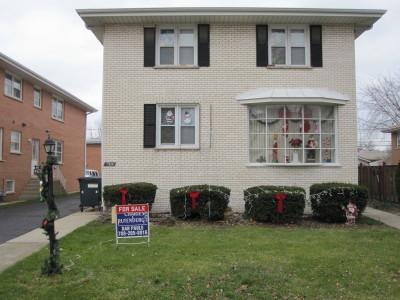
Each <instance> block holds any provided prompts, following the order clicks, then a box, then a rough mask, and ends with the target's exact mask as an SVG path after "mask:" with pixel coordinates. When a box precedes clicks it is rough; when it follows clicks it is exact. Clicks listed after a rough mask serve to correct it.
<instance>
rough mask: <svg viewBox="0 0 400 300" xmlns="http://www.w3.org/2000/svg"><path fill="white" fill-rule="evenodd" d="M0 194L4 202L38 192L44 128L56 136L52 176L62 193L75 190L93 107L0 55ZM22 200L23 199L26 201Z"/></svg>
mask: <svg viewBox="0 0 400 300" xmlns="http://www.w3.org/2000/svg"><path fill="white" fill-rule="evenodd" d="M0 84H1V85H2V87H1V90H2V92H1V93H0V192H2V193H3V194H5V200H6V201H9V200H10V201H11V200H17V199H21V197H22V198H25V197H26V198H30V197H33V194H32V190H31V191H30V192H28V191H27V189H28V188H30V189H32V185H33V187H34V189H35V190H36V191H37V192H36V193H37V197H38V195H39V185H38V181H37V178H36V176H35V175H34V174H33V168H34V166H35V165H39V164H40V163H41V162H43V161H45V160H46V153H45V152H44V148H43V143H44V141H45V140H46V138H47V134H46V130H48V131H49V132H50V135H51V137H52V138H53V139H55V140H56V156H57V157H58V160H59V163H60V165H59V167H55V177H56V180H58V181H59V182H60V183H61V184H62V186H63V187H64V189H65V191H66V192H73V191H77V190H78V181H77V178H78V177H80V176H83V174H84V169H85V132H86V116H87V114H88V113H92V112H95V111H96V109H95V108H93V107H91V106H90V105H88V104H86V103H85V102H83V101H82V100H80V99H78V98H76V97H75V96H73V95H71V94H70V93H68V92H67V91H65V90H63V89H62V88H60V87H58V86H57V85H55V84H54V83H52V82H50V81H48V80H47V79H45V78H43V77H42V76H40V75H38V74H36V73H35V72H33V71H31V70H29V69H28V68H26V67H24V66H23V65H21V64H20V63H18V62H16V61H14V60H13V59H11V58H9V57H7V56H6V55H4V54H2V53H0ZM26 198H25V199H26Z"/></svg>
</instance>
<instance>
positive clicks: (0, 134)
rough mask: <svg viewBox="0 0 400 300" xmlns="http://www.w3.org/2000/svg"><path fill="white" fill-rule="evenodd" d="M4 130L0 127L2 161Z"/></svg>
mask: <svg viewBox="0 0 400 300" xmlns="http://www.w3.org/2000/svg"><path fill="white" fill-rule="evenodd" d="M3 132H4V130H3V128H1V127H0V161H2V160H3Z"/></svg>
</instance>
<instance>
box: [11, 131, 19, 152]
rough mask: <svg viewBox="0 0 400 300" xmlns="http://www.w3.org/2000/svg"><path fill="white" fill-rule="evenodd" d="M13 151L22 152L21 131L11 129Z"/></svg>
mask: <svg viewBox="0 0 400 300" xmlns="http://www.w3.org/2000/svg"><path fill="white" fill-rule="evenodd" d="M10 152H11V153H21V132H19V131H11V144H10Z"/></svg>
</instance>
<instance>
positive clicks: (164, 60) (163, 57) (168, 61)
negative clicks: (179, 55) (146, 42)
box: [160, 47, 174, 65]
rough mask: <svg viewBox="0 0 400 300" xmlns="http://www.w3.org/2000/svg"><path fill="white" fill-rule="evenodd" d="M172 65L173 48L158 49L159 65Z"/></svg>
mask: <svg viewBox="0 0 400 300" xmlns="http://www.w3.org/2000/svg"><path fill="white" fill-rule="evenodd" d="M173 64H174V47H161V48H160V65H173Z"/></svg>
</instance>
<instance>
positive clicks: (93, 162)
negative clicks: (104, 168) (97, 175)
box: [86, 137, 101, 172]
mask: <svg viewBox="0 0 400 300" xmlns="http://www.w3.org/2000/svg"><path fill="white" fill-rule="evenodd" d="M86 169H91V170H97V171H99V172H101V137H98V138H88V139H87V140H86Z"/></svg>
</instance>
